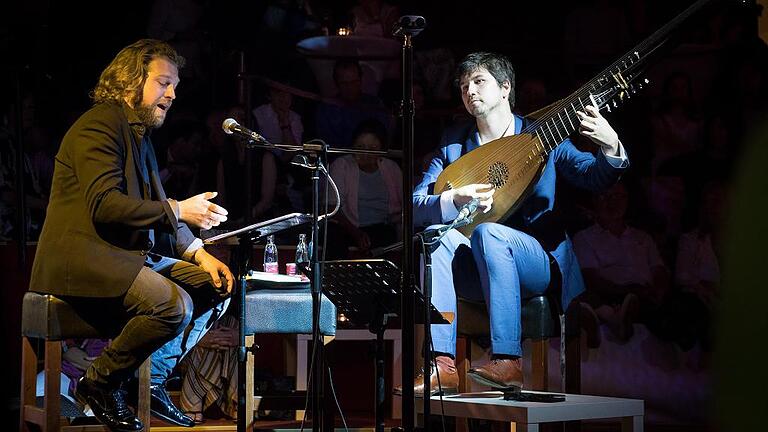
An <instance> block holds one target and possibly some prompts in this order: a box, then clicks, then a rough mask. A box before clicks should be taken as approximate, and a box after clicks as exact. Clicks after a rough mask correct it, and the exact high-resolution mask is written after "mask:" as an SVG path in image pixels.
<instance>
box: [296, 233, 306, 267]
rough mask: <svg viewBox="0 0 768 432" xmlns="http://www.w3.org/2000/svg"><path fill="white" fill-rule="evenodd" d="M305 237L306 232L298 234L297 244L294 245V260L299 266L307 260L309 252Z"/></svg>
mask: <svg viewBox="0 0 768 432" xmlns="http://www.w3.org/2000/svg"><path fill="white" fill-rule="evenodd" d="M306 239H307V235H306V234H299V244H298V245H296V260H295V261H294V262H295V263H296V265H297V266H301V264H302V263H307V262H309V252H308V250H307V241H306Z"/></svg>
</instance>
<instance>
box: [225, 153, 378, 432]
mask: <svg viewBox="0 0 768 432" xmlns="http://www.w3.org/2000/svg"><path fill="white" fill-rule="evenodd" d="M247 148H248V150H249V151H250V150H251V149H253V148H264V149H274V148H276V149H281V150H284V151H292V152H302V153H304V154H307V155H308V156H309V157H308V158H307V159H306V161H305V162H303V163H301V164H300V165H301V166H303V167H305V168H309V169H310V170H311V171H312V237H311V240H310V241H311V242H314V243H313V244H314V246H313V247H312V251H311V255H310V257H309V260H310V267H311V279H310V287H311V293H312V340H313V344H314V345H313V349H312V358H311V363H310V364H311V365H312V376H311V378H310V380H311V386H309V387H308V388H310V387H311V393H312V404H311V409H312V411H311V412H312V430H313V431H319V430H320V427H321V425H322V420H323V410H322V406H321V402H322V389H323V384H324V382H325V381H324V380H325V370H324V367H323V342H322V336H321V335H320V304H321V300H322V280H323V278H322V273H321V269H322V266H321V265H320V264H321V263H320V260H319V259H318V250H319V246H318V245H319V243H320V242H319V227H320V224H319V220H320V172H321V171H325V172H327V170H326V168H325V166H324V165H323V160H324V159H326V156H327V154H328V153H344V154H371V155H382V156H383V155H387V154H388V152H386V151H378V150H362V149H350V150H348V149H331V148H329V147H328V146H327V145H326V144H325V143H324V142H322V141H320V140H317V141H316V142H309V143H304V144H303V145H300V146H299V145H284V144H272V143H270V142H268V141H267V140H265V139H261V140H258V141H256V140H253V139H249V140H248V144H247ZM243 271H245V270H243ZM243 280H244V279H243ZM240 298H241V302H242V304H243V305H244V304H245V284H244V283H243V284H242V288H241V295H240ZM244 312H245V310H244V307H241V317H240V318H241V323H242V322H245V314H244ZM240 328H241V334H240V343H241V349H240V351H241V352H242V353H243V355H241V356H240V357H242V363H243V365H242V370H243V373H244V371H245V355H244V353H245V352H246V349H245V347H244V346H245V334H244V333H243V330H242V329H243V326H242V325H241V326H240ZM238 360H240V359H238ZM238 366H240V365H238ZM243 376H245V375H243ZM238 380H239V381H241V379H240V378H239V377H238ZM242 381H243V382H244V380H242ZM244 391H245V389H244V388H243V392H244ZM239 392H240V386H238V401H239V400H240V399H241V396H240V394H239ZM245 397H247V396H245ZM242 400H243V401H244V400H245V399H244V397H243V399H242ZM242 410H243V414H242V417H241V413H240V407H239V406H238V427H237V430H238V432H245V422H244V421H243V422H242V423H243V426H242V429H241V421H240V418H243V419H245V415H244V413H245V410H244V408H243V409H242Z"/></svg>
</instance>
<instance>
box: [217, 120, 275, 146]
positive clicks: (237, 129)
mask: <svg viewBox="0 0 768 432" xmlns="http://www.w3.org/2000/svg"><path fill="white" fill-rule="evenodd" d="M221 128H222V129H223V130H224V132H225V133H226V134H227V135H232V134H235V135H238V136H241V137H243V138H246V139H248V140H251V141H256V142H261V143H265V144H269V141H267V139H266V138H264V137H263V136H261V135H259V134H257V133H256V132H254V131H252V130H250V129H248V128H247V127H245V126H243V125H241V124H240V123H238V122H237V120H235V119H233V118H228V119H226V120H224V122H223V123H222V124H221Z"/></svg>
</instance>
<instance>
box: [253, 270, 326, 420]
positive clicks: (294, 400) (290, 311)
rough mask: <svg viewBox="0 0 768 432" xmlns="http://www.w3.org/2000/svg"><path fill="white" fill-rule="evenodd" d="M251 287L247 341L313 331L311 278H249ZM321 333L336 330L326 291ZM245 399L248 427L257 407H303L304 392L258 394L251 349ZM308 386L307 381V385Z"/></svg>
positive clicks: (323, 301) (324, 333) (321, 308)
mask: <svg viewBox="0 0 768 432" xmlns="http://www.w3.org/2000/svg"><path fill="white" fill-rule="evenodd" d="M249 285H250V287H251V288H252V290H251V291H249V292H248V293H247V294H246V296H245V309H246V314H245V316H246V319H245V323H244V327H245V334H246V345H247V346H249V347H250V346H253V343H254V339H255V335H257V334H312V293H311V292H310V288H309V282H298V283H292V282H288V283H280V282H276V281H272V280H259V279H258V275H257V276H254V277H253V278H251V279H250V281H249ZM319 325H320V334H321V335H323V336H324V337H331V336H333V335H335V334H336V306H335V305H334V304H333V303H331V301H330V300H329V299H328V297H326V296H325V295H323V296H322V297H321V307H320V323H319ZM246 365H247V366H246V384H245V391H246V394H247V395H248V396H247V397H246V400H245V407H246V421H245V424H246V427H247V429H248V430H250V429H251V428H252V427H253V419H254V415H253V414H254V411H257V410H259V409H290V408H293V409H297V410H303V409H304V402H305V395H304V394H300V393H298V392H297V394H296V395H294V396H293V397H290V396H275V395H257V394H255V389H254V383H253V380H254V376H253V372H254V369H255V366H256V365H255V357H254V354H253V350H248V354H247V363H246ZM305 388H306V385H305Z"/></svg>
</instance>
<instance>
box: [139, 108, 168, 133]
mask: <svg viewBox="0 0 768 432" xmlns="http://www.w3.org/2000/svg"><path fill="white" fill-rule="evenodd" d="M159 109H160V108H158V107H157V104H152V105H144V104H141V105H139V107H138V108H136V115H137V116H138V117H139V120H141V123H143V124H144V126H146V127H147V128H148V129H157V128H159V127H160V126H162V125H163V122H164V121H165V115H156V114H155V113H156V112H157V110H159Z"/></svg>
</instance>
